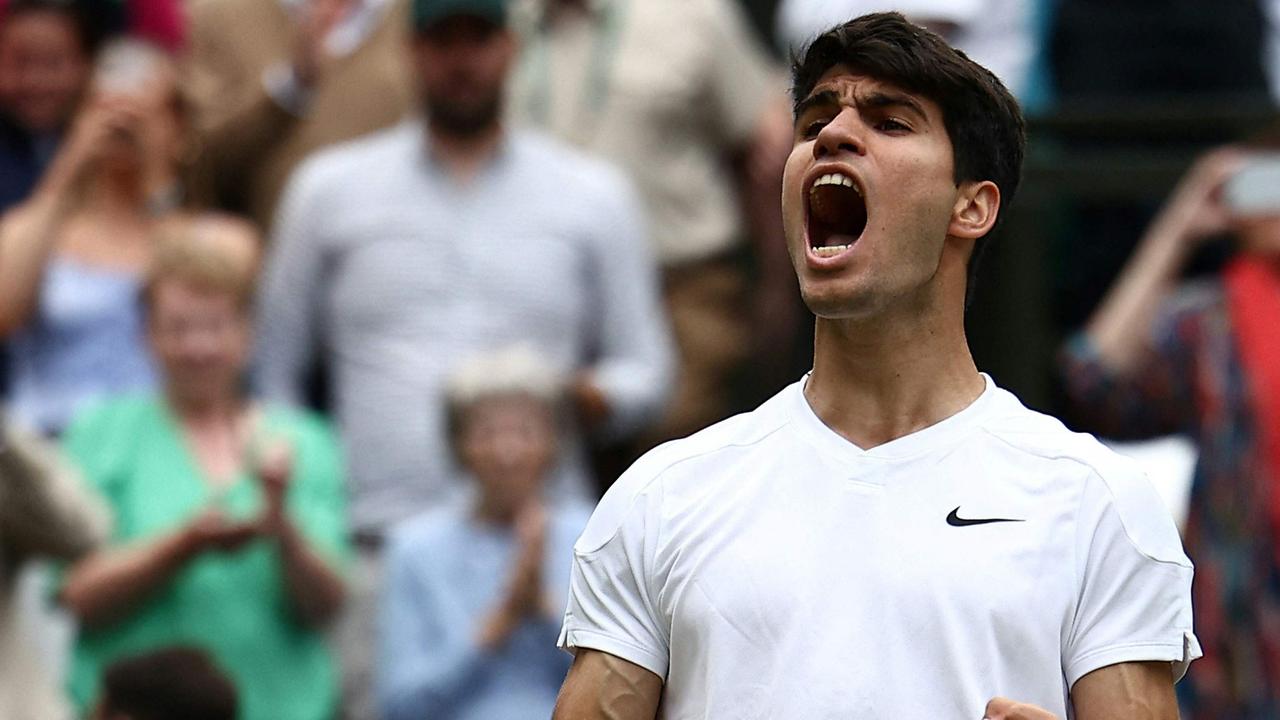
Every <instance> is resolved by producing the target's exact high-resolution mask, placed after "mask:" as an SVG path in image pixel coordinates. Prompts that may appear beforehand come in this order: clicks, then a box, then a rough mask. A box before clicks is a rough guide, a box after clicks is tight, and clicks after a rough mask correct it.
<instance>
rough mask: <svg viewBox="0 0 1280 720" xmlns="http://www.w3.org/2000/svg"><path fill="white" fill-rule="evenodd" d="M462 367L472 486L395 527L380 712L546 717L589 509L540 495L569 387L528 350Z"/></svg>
mask: <svg viewBox="0 0 1280 720" xmlns="http://www.w3.org/2000/svg"><path fill="white" fill-rule="evenodd" d="M459 368H460V369H459V370H458V371H457V372H456V373H454V375H453V376H452V377H451V379H450V381H449V383H448V389H447V391H446V395H447V398H448V400H447V402H448V408H449V411H448V415H449V419H450V420H449V425H450V433H449V437H450V445H451V447H452V451H453V453H454V455H455V456H456V457H457V458H458V461H459V464H460V465H461V466H462V467H463V468H464V469H465V471H466V473H467V474H468V475H469V476H470V477H471V479H472V480H473V481H474V482H475V487H476V490H477V496H476V498H475V501H474V502H472V503H469V504H466V505H461V504H459V505H453V506H450V507H448V508H446V509H442V510H437V511H435V512H430V513H427V514H424V515H422V516H420V517H418V518H414V519H412V520H409V521H407V522H406V523H404V524H402V525H400V526H399V527H397V528H396V530H395V532H394V534H393V536H392V540H391V546H390V549H389V550H388V560H387V585H386V590H385V595H384V597H383V607H382V614H381V626H380V628H379V637H380V643H379V644H380V648H381V652H380V657H379V665H378V681H379V682H378V687H379V697H380V704H381V707H382V713H383V715H382V716H383V717H384V718H385V720H417V719H418V718H427V717H430V718H436V719H437V720H462V719H463V718H475V719H476V720H480V719H481V718H502V719H503V720H520V719H521V718H529V719H530V720H532V719H533V718H540V719H541V718H547V717H550V716H551V711H552V709H553V708H554V706H555V699H556V693H557V691H558V690H559V688H560V683H561V681H562V680H563V679H564V676H565V673H566V672H567V671H568V669H569V659H570V658H569V656H568V655H566V654H564V653H561V652H559V651H558V650H557V649H556V647H555V645H556V637H557V635H558V633H559V630H560V615H561V613H562V611H563V608H564V603H565V597H564V591H565V590H566V589H567V588H568V586H569V561H570V558H571V555H572V552H571V551H572V548H573V542H574V539H575V538H577V536H578V534H579V533H580V532H581V531H582V528H583V527H585V526H586V522H587V517H588V516H589V515H590V512H591V508H590V506H587V505H584V504H577V503H568V504H566V503H552V504H547V503H546V501H545V500H544V498H543V492H542V491H543V488H544V486H545V481H546V478H547V475H548V473H549V472H550V470H551V468H552V466H553V465H554V460H555V453H556V436H557V435H558V434H559V428H560V426H561V424H562V423H563V422H564V421H565V418H564V416H563V413H562V410H563V408H562V407H561V398H562V384H561V383H560V382H559V380H558V378H556V374H555V372H554V371H552V370H551V368H549V367H548V366H547V365H546V364H545V363H544V362H543V361H542V360H541V359H540V358H539V357H538V356H537V354H536V353H533V352H532V351H530V350H529V349H528V348H521V347H513V348H510V349H508V350H505V351H502V352H498V353H493V354H491V355H488V356H484V357H480V358H477V359H475V360H473V361H471V362H466V363H464V364H462V365H460V366H459Z"/></svg>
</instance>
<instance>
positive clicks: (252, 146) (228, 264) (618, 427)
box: [0, 0, 1280, 720]
mask: <svg viewBox="0 0 1280 720" xmlns="http://www.w3.org/2000/svg"><path fill="white" fill-rule="evenodd" d="M885 9H898V10H900V11H902V12H904V13H905V14H907V15H908V17H910V18H912V19H913V20H914V21H916V22H918V23H919V24H921V25H924V26H926V27H929V28H930V29H933V30H935V31H937V32H939V33H940V34H942V35H944V36H945V37H946V38H948V39H949V40H950V41H951V42H953V43H954V44H956V46H957V47H960V48H961V49H962V50H964V51H965V52H967V53H969V54H970V55H971V56H972V57H973V58H975V59H976V60H978V61H979V62H981V63H983V64H985V65H987V66H988V67H990V68H991V69H992V70H993V71H995V72H996V73H997V74H998V75H999V76H1000V77H1001V78H1002V79H1003V80H1004V82H1005V83H1006V84H1007V85H1008V86H1009V87H1010V88H1011V89H1012V90H1013V91H1014V92H1015V94H1017V95H1018V96H1019V98H1020V99H1021V100H1022V101H1023V103H1024V106H1025V108H1026V109H1027V112H1028V114H1029V115H1030V116H1031V117H1032V119H1033V121H1034V119H1035V118H1036V117H1040V116H1046V115H1051V114H1053V113H1056V112H1063V111H1067V112H1070V111H1071V110H1077V111H1079V110H1080V109H1082V108H1084V109H1097V108H1106V107H1110V106H1112V105H1116V106H1123V107H1132V106H1134V103H1136V102H1139V101H1150V102H1153V103H1191V104H1192V105H1194V104H1195V103H1197V102H1199V103H1227V102H1235V103H1245V104H1250V103H1251V104H1256V105H1260V106H1264V107H1270V106H1271V104H1272V102H1273V97H1276V96H1277V95H1280V2H1276V1H1275V0H1266V1H1263V0H1230V1H1228V2H1221V3H1204V2H1200V1H1199V0H1159V1H1157V0H1107V1H1106V2H1103V1H1102V0H902V1H900V2H897V3H882V2H875V1H873V0H782V1H781V2H776V1H770V2H755V1H748V0H742V1H741V2H739V1H738V0H0V399H2V407H3V413H2V414H0V434H2V436H3V437H2V440H0V585H2V587H0V717H2V718H5V719H6V720H62V719H63V718H71V717H95V718H103V719H108V718H110V719H113V720H162V719H169V718H174V719H176V718H183V719H189V718H194V719H197V720H201V719H204V718H207V719H208V720H227V719H229V718H243V720H325V719H327V718H335V717H343V718H354V719H357V720H373V719H375V718H380V719H385V720H401V719H405V720H408V719H409V718H422V717H433V718H477V719H479V718H484V719H489V720H493V719H503V720H506V719H512V720H517V719H519V718H526V717H527V718H535V717H537V718H546V717H548V716H549V714H550V709H551V706H552V705H553V703H554V699H555V695H556V692H557V690H558V688H559V684H560V681H561V680H562V679H563V677H564V673H565V671H566V669H567V667H568V663H569V659H570V658H569V656H567V655H565V654H563V653H561V652H560V651H558V650H557V649H556V638H557V635H558V633H559V631H560V629H559V625H560V617H561V614H562V613H563V608H564V602H563V600H564V598H563V595H564V592H565V590H566V589H567V577H568V570H569V562H570V558H571V555H570V553H571V548H572V545H573V543H574V541H575V539H576V537H577V535H578V533H579V532H580V530H581V529H582V527H583V525H584V523H585V520H586V517H587V515H588V514H589V512H590V508H591V506H592V503H593V502H594V500H595V498H596V497H598V494H599V492H600V491H601V490H602V489H603V488H604V487H606V486H607V485H608V483H609V482H610V481H611V480H612V478H613V477H615V476H616V474H617V473H618V472H619V471H620V470H621V469H622V468H624V467H625V465H626V464H628V463H629V462H631V461H632V460H634V459H635V458H636V457H638V456H639V455H640V454H642V453H643V452H645V451H646V450H648V449H649V448H651V447H653V446H654V445H656V444H658V443H661V442H663V441H665V440H668V439H671V438H675V437H680V436H683V435H686V434H689V433H691V432H695V431H697V430H698V429H700V428H702V427H705V426H706V425H709V424H711V423H714V422H716V421H718V420H720V419H723V418H725V417H727V416H729V415H730V414H733V413H735V412H737V411H740V410H743V409H747V408H749V407H752V406H754V405H755V404H757V403H758V402H760V401H761V400H763V399H764V398H766V397H768V396H769V395H771V394H773V393H774V392H775V391H776V390H777V389H779V388H781V387H782V386H784V385H785V384H787V383H790V382H793V381H795V380H796V379H797V378H799V377H800V376H801V375H802V374H803V373H804V372H805V371H806V370H807V369H808V366H809V365H808V363H809V360H810V347H809V344H810V343H811V334H810V333H811V318H809V316H808V315H807V313H806V311H805V310H804V308H803V307H802V305H801V303H800V299H799V296H798V292H797V290H796V285H795V279H794V276H793V275H792V271H791V265H790V260H789V258H788V256H787V253H786V248H785V244H784V242H783V240H782V228H781V221H780V207H779V202H778V196H779V193H780V190H781V168H782V165H783V163H784V162H785V160H786V157H787V155H788V153H789V152H790V148H791V145H792V141H793V130H792V127H791V116H790V100H789V98H788V96H787V87H788V82H787V75H786V67H785V59H786V57H787V54H788V53H794V52H797V51H798V50H799V49H800V48H802V47H803V46H804V44H805V43H806V42H807V40H808V39H809V38H811V37H813V36H815V35H816V34H817V33H819V32H821V31H822V30H824V29H825V28H827V27H829V26H831V25H834V24H836V23H839V22H841V21H843V20H847V19H849V18H852V17H854V16H857V15H860V14H863V13H865V12H871V11H878V10H885ZM752 18H756V19H760V18H764V19H765V20H766V22H764V23H763V24H761V23H753V22H752ZM1034 127H1035V125H1034V124H1033V128H1034ZM1032 140H1033V144H1034V142H1035V137H1034V134H1033V138H1032ZM1210 140H1211V142H1210ZM1210 140H1205V141H1203V144H1204V145H1208V144H1212V142H1220V141H1221V142H1225V141H1236V142H1234V143H1233V144H1232V145H1230V146H1229V147H1225V148H1221V149H1218V150H1215V151H1213V152H1210V153H1208V154H1206V155H1204V157H1202V158H1201V159H1200V160H1199V161H1198V162H1197V163H1196V164H1195V165H1194V167H1193V168H1192V169H1191V170H1190V171H1189V172H1188V173H1187V175H1186V177H1185V178H1184V179H1183V181H1182V182H1181V184H1180V185H1179V186H1178V188H1177V190H1176V191H1175V192H1174V193H1173V195H1172V196H1171V197H1170V199H1169V200H1168V202H1167V203H1164V205H1163V208H1162V209H1160V210H1159V212H1156V211H1155V208H1153V207H1147V206H1138V207H1135V206H1134V204H1132V203H1129V204H1126V203H1122V202H1110V203H1100V202H1096V201H1095V202H1091V203H1080V204H1077V205H1075V206H1072V207H1071V208H1069V212H1070V213H1071V216H1072V218H1073V222H1072V223H1071V224H1070V225H1069V227H1070V228H1071V233H1072V234H1071V239H1070V240H1069V241H1068V243H1069V245H1070V247H1071V248H1072V250H1071V252H1070V253H1068V254H1067V256H1066V257H1065V259H1063V260H1062V263H1061V265H1059V266H1057V267H1056V269H1055V273H1056V275H1055V279H1054V280H1053V283H1054V285H1055V288H1056V290H1057V294H1058V296H1059V297H1060V298H1066V300H1065V301H1059V307H1058V308H1057V310H1055V314H1054V321H1055V322H1057V323H1059V325H1060V326H1061V330H1062V332H1061V335H1062V336H1063V342H1062V346H1061V352H1060V355H1059V367H1058V370H1057V372H1058V375H1056V376H1055V377H1056V378H1058V379H1057V380H1056V381H1055V382H1057V383H1058V384H1059V385H1060V387H1061V395H1062V404H1063V407H1064V408H1066V407H1070V408H1072V412H1073V417H1074V418H1075V422H1076V424H1077V425H1078V426H1079V427H1080V428H1081V429H1083V430H1088V431H1093V432H1099V433H1102V434H1105V435H1107V436H1108V437H1151V436H1158V435H1166V434H1169V433H1181V434H1184V435H1186V436H1188V437H1190V438H1192V440H1193V441H1194V442H1195V444H1196V447H1197V449H1198V452H1199V460H1198V464H1197V468H1196V472H1195V479H1194V481H1193V482H1192V485H1191V491H1190V492H1191V494H1190V500H1189V503H1188V508H1189V509H1188V516H1187V518H1186V519H1185V523H1184V538H1185V541H1186V543H1187V547H1188V552H1189V554H1190V556H1191V557H1192V559H1193V560H1194V561H1195V562H1196V564H1197V581H1196V582H1197V585H1196V588H1195V605H1196V612H1197V617H1196V626H1197V634H1198V635H1199V637H1200V639H1201V642H1202V644H1203V645H1204V651H1205V657H1204V659H1203V660H1201V661H1199V662H1198V663H1196V664H1195V665H1194V666H1193V667H1192V670H1191V675H1190V676H1189V678H1188V680H1187V681H1186V682H1184V683H1183V684H1182V686H1181V693H1182V696H1181V700H1182V702H1183V706H1184V713H1185V715H1186V716H1187V717H1192V718H1214V719H1216V720H1230V719H1232V718H1245V719H1249V718H1271V717H1280V370H1278V368H1280V159H1278V158H1280V131H1277V130H1275V129H1271V130H1269V131H1266V132H1262V133H1259V134H1257V135H1255V136H1252V137H1250V138H1238V137H1218V136H1213V137H1212V138H1211V139H1210ZM1080 142H1083V143H1084V144H1085V145H1087V146H1088V148H1087V149H1096V146H1097V145H1098V144H1099V143H1100V142H1101V143H1102V144H1103V147H1104V149H1105V147H1106V145H1105V142H1103V141H1097V140H1088V141H1080ZM1059 149H1060V150H1065V152H1064V155H1070V154H1071V152H1072V151H1073V150H1076V149H1079V148H1076V147H1073V146H1071V145H1070V144H1069V143H1068V144H1067V145H1066V147H1064V148H1059ZM1228 235H1229V236H1233V237H1234V238H1236V241H1235V243H1234V245H1231V246H1230V247H1231V250H1230V251H1228V252H1226V253H1219V255H1223V256H1228V255H1229V257H1228V258H1227V259H1225V260H1223V259H1221V258H1220V259H1219V262H1217V263H1209V264H1206V263H1204V262H1197V261H1196V258H1198V257H1200V256H1201V255H1202V254H1203V253H1202V252H1201V251H1202V249H1203V247H1205V246H1210V245H1212V246H1216V247H1227V245H1225V244H1224V242H1222V241H1221V238H1222V237H1224V236H1228ZM1018 241H1019V238H1017V237H1008V238H1004V239H1003V240H1002V242H1005V243H1016V242H1018ZM1189 267H1192V269H1193V270H1194V271H1195V272H1194V277H1192V278H1188V268H1189ZM999 269H1000V270H1002V271H1006V272H1007V271H1008V268H1007V267H1006V266H1003V265H1001V266H999ZM1016 270H1017V271H1018V272H1032V270H1031V269H1029V268H1019V269H1016ZM1006 280H1007V278H1003V277H993V278H991V279H990V280H989V281H987V282H989V283H994V284H1000V283H1002V282H1005V281H1006ZM1150 511H1151V512H1164V511H1165V510H1164V509H1163V508H1151V509H1150ZM26 590H31V592H25V591H26ZM67 619H70V621H71V622H70V623H69V626H70V630H69V631H68V630H67V628H68V623H67V622H65V621H66V620H67ZM62 646H65V647H66V648H67V650H66V652H59V648H60V647H62Z"/></svg>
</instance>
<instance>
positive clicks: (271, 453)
mask: <svg viewBox="0 0 1280 720" xmlns="http://www.w3.org/2000/svg"><path fill="white" fill-rule="evenodd" d="M254 470H255V472H256V474H257V476H258V482H259V483H260V484H261V486H262V495H263V498H264V500H265V502H266V506H265V507H264V508H263V512H262V521H261V522H262V527H263V532H264V533H266V534H268V535H274V534H277V533H278V532H279V531H280V530H281V528H282V527H283V525H284V522H285V498H286V497H287V495H288V492H289V481H290V478H291V477H292V476H293V451H292V449H291V448H290V447H289V445H287V444H286V443H284V442H273V443H270V444H268V445H267V446H265V447H264V448H262V449H261V451H260V452H259V454H258V457H257V459H256V462H255V467H254Z"/></svg>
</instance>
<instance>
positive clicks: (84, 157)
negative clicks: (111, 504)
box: [0, 42, 186, 434]
mask: <svg viewBox="0 0 1280 720" xmlns="http://www.w3.org/2000/svg"><path fill="white" fill-rule="evenodd" d="M174 81H175V76H174V73H173V69H172V67H171V64H170V63H169V61H168V59H167V58H166V57H165V56H164V55H163V54H162V53H160V52H159V51H158V50H155V49H153V48H151V47H149V46H145V45H141V44H136V43H130V42H120V43H117V44H114V45H112V46H111V48H109V49H108V50H106V51H104V53H103V55H102V57H101V59H100V60H99V62H98V73H97V77H96V78H95V80H94V86H93V90H92V93H91V96H90V98H89V101H88V103H87V104H86V106H85V107H84V109H83V110H82V111H81V112H80V113H79V115H78V117H77V118H76V121H75V127H74V129H73V130H72V131H71V134H70V137H69V138H68V140H67V142H66V143H65V144H64V145H63V147H62V149H61V150H60V151H59V152H58V156H57V158H56V159H55V160H54V162H53V165H52V166H51V167H50V169H49V172H48V173H47V174H46V175H45V177H44V178H43V179H42V180H41V181H40V184H39V186H38V187H37V188H36V191H35V192H34V193H33V194H32V196H31V197H30V199H28V200H27V201H26V202H24V203H23V204H21V205H19V206H18V207H16V208H14V209H13V210H12V211H11V212H10V213H9V214H7V215H6V216H5V217H4V218H3V219H2V220H0V337H3V336H7V337H8V339H9V378H10V381H11V383H12V388H11V391H12V392H11V396H10V408H11V410H12V412H13V415H14V417H15V419H16V420H18V421H20V422H22V423H24V424H26V425H29V426H31V427H34V428H37V429H39V430H41V431H42V432H45V433H49V434H57V433H59V432H61V431H62V430H63V429H64V428H65V427H66V425H67V423H68V422H70V420H71V417H72V415H73V414H74V413H75V412H77V411H78V410H80V409H81V408H82V407H84V405H85V404H86V403H87V402H89V401H91V400H93V399H95V398H99V397H102V396H105V395H107V394H111V393H116V392H122V391H128V390H139V389H147V388H150V387H151V386H152V385H153V384H154V372H153V369H152V364H151V360H150V358H149V357H148V356H147V351H146V344H145V342H144V340H143V322H142V316H141V311H140V309H139V307H138V303H137V294H138V289H139V286H140V285H141V282H142V274H143V269H144V268H145V266H146V264H147V262H148V261H149V260H150V258H151V253H152V234H151V227H152V225H153V224H154V222H155V221H156V219H157V218H158V217H161V216H164V215H166V214H168V213H171V212H172V211H173V210H174V209H175V207H176V205H177V203H178V201H179V199H180V198H181V194H182V186H181V183H180V182H179V173H180V167H179V163H178V161H177V160H176V158H178V157H179V156H180V155H181V154H182V150H183V147H184V145H185V143H186V137H185V135H184V123H183V106H182V103H181V99H180V96H179V95H178V90H177V87H176V86H175V84H174Z"/></svg>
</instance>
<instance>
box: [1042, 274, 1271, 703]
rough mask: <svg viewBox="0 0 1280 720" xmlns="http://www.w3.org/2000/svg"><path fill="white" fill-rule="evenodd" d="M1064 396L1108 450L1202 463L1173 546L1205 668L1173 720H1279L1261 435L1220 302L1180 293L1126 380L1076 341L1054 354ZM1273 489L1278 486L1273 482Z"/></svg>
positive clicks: (1210, 293) (1191, 677)
mask: <svg viewBox="0 0 1280 720" xmlns="http://www.w3.org/2000/svg"><path fill="white" fill-rule="evenodd" d="M1062 363H1063V369H1064V371H1065V379H1066V386H1067V388H1066V389H1067V393H1068V396H1069V397H1070V398H1071V400H1072V402H1073V403H1074V405H1076V406H1077V407H1078V409H1079V411H1080V417H1082V418H1084V419H1086V421H1087V422H1088V423H1089V424H1090V428H1089V429H1091V430H1094V431H1096V432H1098V433H1100V434H1102V435H1105V436H1109V437H1113V438H1116V439H1136V438H1143V437H1151V436H1154V435H1161V434H1170V433H1181V434H1184V435H1187V436H1189V437H1191V438H1192V439H1193V440H1195V442H1196V444H1197V446H1198V449H1199V453H1200V457H1199V462H1198V464H1197V467H1196V472H1195V479H1194V481H1193V483H1192V488H1191V500H1190V505H1189V512H1188V518H1187V526H1186V528H1185V531H1184V535H1183V540H1184V543H1185V545H1186V548H1187V553H1188V555H1190V557H1191V559H1192V561H1193V562H1194V563H1195V566H1196V577H1195V584H1194V587H1193V589H1192V602H1193V605H1194V607H1195V626H1196V635H1197V636H1198V637H1199V639H1200V644H1201V646H1202V647H1203V649H1204V657H1203V658H1202V659H1201V660H1199V661H1197V662H1195V663H1193V664H1192V666H1191V670H1190V672H1189V673H1188V675H1187V677H1186V679H1185V680H1184V681H1183V682H1182V683H1181V684H1180V685H1179V688H1178V689H1179V696H1180V699H1181V701H1182V704H1183V717H1184V718H1190V719H1191V720H1201V719H1203V720H1210V719H1212V720H1253V719H1255V718H1256V719H1258V720H1261V719H1262V718H1277V717H1280V567H1278V564H1277V557H1276V552H1275V548H1276V544H1275V541H1274V539H1273V538H1274V533H1275V530H1274V528H1273V527H1272V522H1271V520H1270V518H1269V514H1268V511H1267V508H1268V507H1269V506H1270V503H1269V494H1270V493H1271V492H1273V490H1272V485H1273V483H1274V482H1275V480H1271V479H1268V478H1267V476H1266V475H1267V474H1266V471H1265V466H1264V464H1263V461H1262V453H1261V448H1260V447H1259V440H1260V438H1259V435H1258V434H1257V432H1256V431H1255V424H1254V415H1253V410H1252V406H1251V404H1250V400H1249V392H1250V390H1249V381H1248V378H1246V377H1245V374H1244V368H1243V366H1242V364H1241V362H1240V356H1239V351H1238V348H1237V345H1236V341H1235V337H1234V334H1233V331H1232V327H1231V318H1230V313H1229V310H1228V304H1227V296H1226V292H1225V288H1224V286H1223V284H1222V283H1221V282H1220V281H1218V280H1200V281H1195V282H1192V283H1188V284H1187V285H1184V286H1183V287H1182V288H1181V289H1179V290H1178V291H1177V292H1176V293H1174V295H1173V296H1172V297H1171V298H1170V299H1169V300H1168V301H1167V302H1166V303H1165V304H1164V305H1163V307H1161V308H1160V310H1159V311H1158V312H1157V313H1156V316H1155V317H1154V318H1153V322H1152V324H1151V331H1150V335H1149V336H1148V338H1147V343H1146V349H1145V352H1144V358H1143V360H1142V362H1141V364H1140V365H1139V369H1138V370H1137V371H1136V372H1133V373H1131V374H1128V375H1126V376H1123V377H1122V376H1119V375H1117V374H1116V373H1114V372H1112V371H1110V370H1109V369H1108V368H1107V367H1105V366H1104V364H1103V363H1102V362H1101V359H1100V358H1099V356H1098V354H1097V352H1096V349H1095V348H1094V347H1093V345H1092V344H1091V342H1090V340H1089V339H1088V338H1087V336H1085V335H1084V334H1083V333H1081V334H1078V335H1076V336H1075V337H1074V338H1073V339H1072V340H1071V341H1070V342H1069V343H1068V344H1067V346H1066V348H1065V349H1064V352H1063V354H1062ZM1276 480H1280V479H1276Z"/></svg>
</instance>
